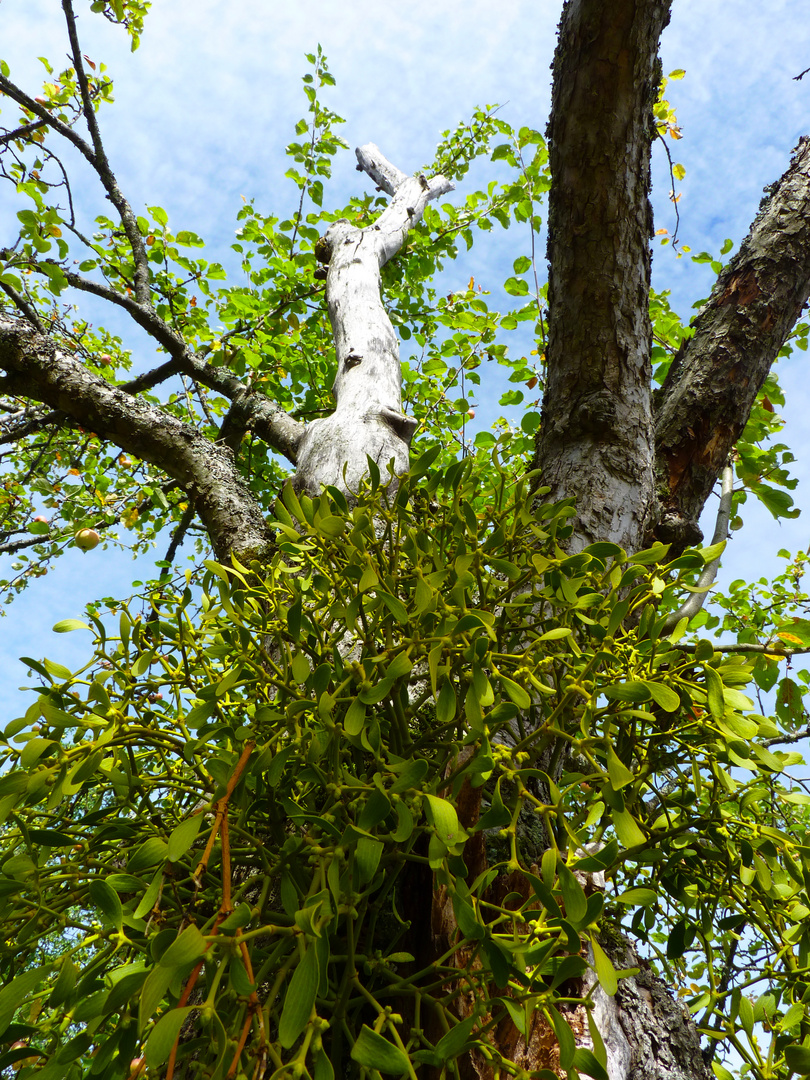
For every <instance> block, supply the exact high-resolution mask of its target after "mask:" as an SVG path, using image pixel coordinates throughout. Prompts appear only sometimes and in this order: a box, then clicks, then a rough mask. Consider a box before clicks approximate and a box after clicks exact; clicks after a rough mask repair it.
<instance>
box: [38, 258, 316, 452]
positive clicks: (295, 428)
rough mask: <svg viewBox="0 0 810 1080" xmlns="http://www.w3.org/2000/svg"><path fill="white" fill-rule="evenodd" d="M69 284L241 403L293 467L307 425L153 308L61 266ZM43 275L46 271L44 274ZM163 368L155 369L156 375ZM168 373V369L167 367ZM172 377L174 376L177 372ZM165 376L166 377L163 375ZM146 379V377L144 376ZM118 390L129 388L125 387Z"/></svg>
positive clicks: (246, 418) (250, 421)
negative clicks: (210, 358)
mask: <svg viewBox="0 0 810 1080" xmlns="http://www.w3.org/2000/svg"><path fill="white" fill-rule="evenodd" d="M53 265H58V266H59V268H60V270H61V271H62V273H63V274H64V275H65V277H66V279H67V282H68V284H69V285H72V286H73V287H74V288H76V289H80V290H82V291H83V292H89V293H91V294H92V295H94V296H100V297H102V298H103V299H104V300H109V302H110V303H112V304H116V305H118V306H119V307H122V308H123V309H124V310H125V311H126V312H128V313H129V315H131V316H132V318H133V319H134V320H135V322H136V323H137V324H138V325H139V326H140V327H141V328H142V329H144V330H145V331H146V332H147V333H148V334H149V335H150V336H151V337H153V338H154V339H155V340H156V341H157V343H158V344H159V345H162V346H163V348H164V349H166V351H167V352H168V353H169V354H170V355H171V356H172V358H173V361H174V363H175V364H176V365H177V368H176V371H177V372H182V373H183V374H185V375H188V376H189V377H190V378H192V379H195V380H196V381H198V382H201V383H202V384H203V386H207V387H208V388H209V389H210V390H216V391H217V393H219V394H222V396H223V397H226V398H228V400H229V401H234V402H236V401H237V399H238V400H239V401H240V406H239V407H240V410H241V413H242V417H243V422H244V426H245V427H246V428H247V427H252V428H253V430H255V431H256V433H257V434H258V435H259V436H260V437H261V438H262V439H264V440H265V442H267V443H268V444H269V445H270V446H271V447H272V448H273V449H274V450H277V451H278V452H279V453H281V454H284V456H285V457H287V458H288V459H289V460H290V461H291V462H292V463H293V464H295V462H296V460H297V455H298V446H299V444H300V442H301V439H302V438H303V436H304V426H303V424H300V423H299V422H298V421H297V420H294V419H293V417H292V416H290V414H289V413H288V412H286V411H285V410H284V409H282V408H281V406H280V405H276V403H275V402H273V401H271V400H270V399H269V398H267V397H264V396H263V395H260V394H255V393H249V392H248V388H247V387H246V385H245V384H244V383H243V382H242V380H241V379H239V378H237V377H236V376H235V375H233V374H231V372H230V371H227V370H226V369H225V368H218V367H213V365H211V364H208V363H206V362H205V361H204V360H203V359H202V358H201V357H200V356H198V355H197V354H196V353H195V352H194V351H193V350H192V349H190V348H189V346H188V345H187V344H186V342H185V341H184V340H183V337H182V336H181V335H180V334H179V333H178V332H177V331H176V330H174V329H172V327H171V326H169V325H168V324H167V323H165V322H164V321H163V319H161V318H160V316H159V315H157V314H156V312H155V311H154V309H153V308H152V307H151V306H149V307H147V306H144V305H142V304H139V303H138V302H137V300H133V299H132V297H130V296H127V295H126V294H125V293H119V292H116V290H115V289H113V288H112V287H111V286H110V285H103V284H101V283H100V282H97V281H93V280H92V279H90V278H87V277H84V276H83V275H82V274H77V273H75V272H74V271H73V270H66V269H65V268H64V267H63V266H61V265H60V264H58V263H53ZM32 269H33V270H39V269H40V267H39V266H38V265H37V264H33V265H32ZM41 272H42V273H44V270H43V271H41ZM160 370H161V369H156V371H155V372H153V373H152V374H153V375H156V374H157V372H158V371H160ZM164 370H165V368H164ZM169 374H175V372H174V371H172V372H170V373H169ZM163 377H166V376H163ZM144 378H146V376H144ZM119 389H122V390H123V389H126V387H124V386H122V387H120V388H119Z"/></svg>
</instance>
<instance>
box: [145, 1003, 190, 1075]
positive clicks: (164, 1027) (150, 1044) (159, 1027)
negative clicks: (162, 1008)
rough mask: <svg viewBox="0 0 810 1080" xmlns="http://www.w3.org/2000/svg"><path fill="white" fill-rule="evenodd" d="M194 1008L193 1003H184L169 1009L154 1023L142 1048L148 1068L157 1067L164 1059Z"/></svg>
mask: <svg viewBox="0 0 810 1080" xmlns="http://www.w3.org/2000/svg"><path fill="white" fill-rule="evenodd" d="M194 1008H195V1006H194V1005H186V1006H184V1007H183V1008H181V1009H171V1010H170V1011H169V1012H167V1013H165V1014H164V1015H163V1016H161V1018H160V1019H159V1020H158V1022H157V1023H156V1024H155V1026H154V1028H153V1029H152V1031H151V1033H150V1035H149V1038H148V1039H147V1040H146V1047H145V1049H144V1057H145V1058H146V1064H147V1065H148V1066H149V1068H150V1069H158V1068H160V1066H161V1065H162V1064H163V1063H164V1062H165V1061H166V1059H167V1058H168V1056H169V1054H170V1053H171V1052H172V1047H173V1046H174V1043H175V1040H176V1039H177V1036H178V1035H179V1034H180V1028H181V1027H182V1026H183V1023H184V1022H185V1019H186V1017H187V1016H188V1014H189V1013H190V1012H192V1011H193V1010H194Z"/></svg>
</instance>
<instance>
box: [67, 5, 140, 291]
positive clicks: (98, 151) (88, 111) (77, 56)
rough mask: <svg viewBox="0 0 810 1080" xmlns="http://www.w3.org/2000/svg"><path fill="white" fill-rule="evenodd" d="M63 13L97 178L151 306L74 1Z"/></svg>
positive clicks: (135, 228)
mask: <svg viewBox="0 0 810 1080" xmlns="http://www.w3.org/2000/svg"><path fill="white" fill-rule="evenodd" d="M62 10H63V11H64V13H65V20H66V21H67V28H68V36H69V38H70V49H71V52H72V53H73V65H74V67H75V69H76V78H77V80H78V83H79V90H80V92H81V96H82V103H83V105H84V118H85V120H86V122H87V127H88V129H89V131H90V138H91V139H92V141H93V148H94V150H95V154H94V158H95V160H94V168H95V170H96V172H97V174H98V178H99V180H101V183H102V184H103V185H104V188H105V190H106V192H107V194H108V195H109V197H110V202H112V204H113V206H114V207H115V209H116V210H117V211H118V216H119V217H120V218H121V224H122V225H123V226H124V231H125V232H126V234H127V240H128V241H129V246H130V248H131V250H132V258H133V260H134V263H135V296H136V297H137V299H138V301H139V302H140V303H141V304H144V305H146V306H149V305H150V292H149V261H148V259H147V256H146V247H145V246H144V242H143V237H142V236H141V231H140V229H139V228H138V221H137V218H136V217H135V215H134V214H133V213H132V207H131V206H130V205H129V203H128V202H127V200H126V199H125V198H124V195H123V193H122V191H121V189H120V188H119V186H118V181H117V180H116V178H115V174H114V173H113V171H112V169H111V168H110V163H109V161H108V160H107V153H106V151H105V149H104V144H103V142H102V141H101V132H100V131H99V127H98V121H97V120H96V113H95V109H94V108H93V99H92V96H91V94H90V85H89V83H88V80H87V72H86V71H85V69H84V63H83V62H82V51H81V48H80V46H79V36H78V34H77V32H76V16H75V15H74V13H73V4H72V0H62Z"/></svg>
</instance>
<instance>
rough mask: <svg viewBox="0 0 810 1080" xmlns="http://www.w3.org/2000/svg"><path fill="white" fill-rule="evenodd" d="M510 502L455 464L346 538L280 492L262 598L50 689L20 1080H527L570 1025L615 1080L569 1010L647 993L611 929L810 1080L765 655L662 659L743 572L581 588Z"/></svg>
mask: <svg viewBox="0 0 810 1080" xmlns="http://www.w3.org/2000/svg"><path fill="white" fill-rule="evenodd" d="M491 475H492V476H493V477H494V478H495V482H494V483H493V484H492V486H491V487H490V488H489V489H488V490H486V491H484V492H482V491H481V490H480V487H477V486H476V480H475V478H474V474H473V467H472V462H471V461H470V460H467V461H460V462H457V463H455V464H454V465H452V466H451V467H449V468H447V469H438V468H436V454H435V451H432V450H429V451H428V452H426V453H425V454H423V455H422V457H421V458H420V459H418V460H417V462H416V463H415V464H414V466H413V469H412V471H411V474H410V475H409V476H408V477H406V478H404V479H403V482H402V483H401V485H400V486H399V489H398V491H397V492H396V494H393V495H392V494H391V493H390V492H389V491H388V489H387V488H386V487H385V486H384V485H383V484H382V483H381V481H380V477H379V474H377V473H375V470H374V469H373V468H372V469H371V486H370V490H369V491H368V492H367V494H366V495H365V496H364V497H362V498H360V499H359V501H358V502H357V503H356V504H355V505H353V506H349V505H347V503H346V501H345V499H344V498H343V496H342V495H341V494H340V493H339V492H338V491H336V490H327V491H326V492H325V493H324V494H323V496H321V497H320V498H318V499H314V500H310V499H307V498H302V499H300V500H299V499H298V498H296V496H295V495H294V494H293V493H292V491H291V489H290V488H285V491H284V493H283V496H282V498H281V499H280V500H279V501H278V503H277V505H276V508H275V517H274V522H275V528H276V529H277V542H278V552H277V555H276V556H275V558H274V559H273V561H272V563H271V564H270V565H269V566H261V565H259V564H256V565H254V566H251V567H245V566H240V565H238V564H234V566H232V567H223V566H221V565H219V564H216V563H209V564H208V570H207V573H206V576H205V578H204V580H203V582H202V587H201V589H200V590H198V591H196V592H195V590H194V588H193V587H192V586H191V584H190V578H189V579H188V583H186V584H185V585H184V584H183V581H182V579H181V581H180V583H179V586H178V587H176V588H172V589H170V588H168V587H166V588H164V590H163V591H162V592H155V593H154V594H153V595H152V596H151V598H150V603H149V608H148V610H147V611H146V612H144V613H143V614H142V615H138V614H137V613H136V612H134V611H133V610H132V609H131V607H130V606H128V605H122V606H121V608H120V618H119V627H118V634H117V635H116V636H114V637H113V636H111V635H109V633H108V631H107V629H106V627H105V624H104V622H103V621H102V620H101V619H100V618H99V617H97V616H92V617H91V623H92V629H93V631H94V634H95V646H94V653H93V657H92V659H91V661H90V662H89V664H88V665H87V666H86V667H85V668H83V669H82V670H81V671H79V672H75V673H73V672H70V671H69V670H67V669H65V668H64V667H62V666H60V665H59V664H58V663H55V662H53V661H50V660H46V661H43V662H38V661H34V660H32V659H29V660H28V663H29V665H30V667H31V669H32V671H34V672H36V674H37V675H38V677H39V680H40V685H39V688H38V690H37V692H36V697H35V699H34V701H33V702H32V705H31V707H30V708H29V710H28V711H27V713H26V715H25V716H23V717H20V718H19V719H18V720H15V721H12V722H11V723H10V724H9V725H7V726H6V729H5V732H4V742H3V754H4V762H3V773H2V776H0V819H2V821H3V823H4V825H3V832H2V848H0V893H2V895H3V897H4V905H5V914H4V940H6V942H7V943H8V944H6V945H5V946H4V947H3V948H2V950H0V964H2V968H3V981H4V984H5V985H6V987H7V989H6V990H4V991H2V992H1V993H0V1021H2V1024H0V1026H3V1028H4V1031H3V1034H2V1036H1V1037H2V1039H3V1040H4V1042H5V1045H6V1047H7V1048H8V1047H13V1048H12V1049H7V1050H6V1052H5V1054H4V1056H2V1057H0V1067H3V1066H5V1065H7V1064H10V1063H11V1062H12V1061H14V1062H17V1063H18V1064H20V1065H21V1069H20V1072H19V1075H20V1076H21V1077H23V1078H25V1077H34V1076H37V1077H40V1076H42V1077H51V1076H53V1077H56V1076H59V1077H69V1078H70V1080H73V1078H74V1077H75V1078H77V1080H78V1078H79V1077H92V1076H105V1077H111V1078H114V1077H126V1076H128V1074H129V1069H130V1062H131V1060H132V1059H133V1058H137V1057H139V1056H140V1055H141V1054H143V1055H144V1056H145V1062H146V1066H147V1068H148V1069H149V1070H150V1071H151V1070H153V1071H154V1072H155V1075H162V1074H163V1070H164V1069H166V1068H168V1070H169V1073H170V1074H172V1075H174V1076H179V1075H188V1076H191V1075H198V1076H208V1077H225V1076H240V1077H241V1076H254V1077H259V1076H264V1075H274V1076H277V1077H281V1076H288V1075H293V1074H296V1075H300V1076H310V1077H313V1078H316V1080H323V1078H326V1077H331V1076H333V1075H347V1076H354V1075H357V1076H366V1075H371V1072H372V1071H373V1070H379V1071H381V1072H383V1073H384V1074H388V1075H406V1076H415V1075H416V1074H415V1072H414V1069H415V1068H418V1067H420V1066H422V1065H424V1066H427V1065H430V1066H433V1067H436V1068H438V1069H440V1070H441V1069H443V1070H445V1075H448V1076H454V1075H457V1069H458V1061H459V1058H460V1056H461V1055H463V1054H466V1053H468V1052H473V1053H475V1054H478V1055H481V1056H482V1057H483V1059H485V1060H489V1061H491V1062H492V1063H493V1065H497V1066H498V1067H500V1068H501V1069H502V1071H503V1072H504V1074H506V1075H511V1074H512V1073H513V1070H514V1068H516V1066H513V1065H511V1064H510V1063H508V1062H505V1061H500V1060H499V1054H498V1051H497V1049H496V1045H495V1044H494V1043H493V1041H492V1040H491V1038H490V1033H492V1032H494V1031H495V1029H496V1028H498V1026H499V1025H502V1024H512V1025H514V1027H515V1028H516V1029H517V1032H518V1033H519V1034H520V1036H521V1037H523V1036H528V1032H529V1029H530V1026H531V1024H533V1023H535V1022H542V1023H545V1024H547V1025H548V1026H549V1029H550V1030H552V1031H553V1032H554V1034H555V1037H556V1039H557V1041H558V1043H559V1046H560V1052H561V1061H562V1065H563V1067H564V1068H565V1069H567V1070H569V1075H571V1076H576V1075H579V1074H584V1075H589V1076H593V1077H597V1078H599V1077H603V1076H605V1075H606V1072H605V1070H606V1058H605V1054H604V1048H603V1047H602V1046H601V1042H600V1040H599V1039H598V1032H597V1035H596V1036H594V1044H595V1049H594V1051H593V1052H585V1051H582V1050H577V1049H576V1048H575V1046H574V1043H573V1038H572V1036H571V1034H570V1028H569V1027H568V1024H567V1021H566V1020H565V1019H564V1011H565V1009H566V1008H567V1007H569V1006H570V1005H571V1004H572V1003H574V1002H576V1001H578V1000H580V997H581V998H582V1000H584V1002H585V1008H586V1011H588V1010H589V1009H590V1002H591V994H592V989H590V990H589V989H588V988H589V987H591V988H592V987H593V985H595V983H596V982H597V981H598V982H599V983H601V985H602V987H603V988H604V989H605V990H606V992H607V993H609V994H615V993H617V992H618V993H621V979H622V978H623V977H625V976H628V975H631V974H632V973H628V972H627V971H622V970H621V964H620V965H619V970H617V969H616V960H615V957H616V956H617V953H616V950H615V948H613V947H612V945H611V941H613V940H614V937H615V933H616V931H617V930H622V931H623V932H625V933H629V934H630V935H631V936H632V937H635V939H636V941H637V943H638V948H640V949H642V950H644V951H646V953H647V955H648V956H649V957H650V959H651V960H652V961H653V962H655V963H657V964H658V965H659V966H660V968H661V970H662V971H665V972H666V973H667V974H668V976H669V977H670V978H675V979H676V981H677V980H679V981H680V982H681V984H682V986H683V988H684V993H685V995H686V997H687V1000H688V1002H689V1004H690V1007H691V1008H692V1009H693V1010H695V1011H701V1012H702V1013H703V1014H705V1015H704V1019H703V1021H702V1022H703V1026H704V1029H705V1030H706V1031H707V1032H709V1033H710V1034H711V1036H712V1037H713V1038H715V1039H719V1040H723V1039H728V1040H729V1041H730V1043H731V1044H732V1045H734V1046H735V1047H737V1048H738V1050H739V1049H741V1050H742V1052H744V1053H745V1054H746V1055H747V1059H748V1060H749V1061H751V1062H752V1064H753V1071H754V1074H755V1075H762V1076H764V1075H765V1072H763V1071H762V1070H761V1069H760V1071H759V1072H757V1068H758V1065H757V1061H758V1057H757V1055H759V1054H760V1053H761V1051H760V1049H759V1042H758V1040H759V1039H760V1034H759V1029H758V1028H757V1027H756V1024H757V1020H756V1016H757V1015H758V1014H757V1011H756V1010H757V1009H759V1012H760V1013H761V1014H762V1015H763V1016H767V1022H768V1027H769V1030H770V1032H771V1036H772V1039H773V1047H774V1048H773V1049H772V1051H771V1060H772V1061H775V1062H777V1063H778V1062H784V1061H785V1060H786V1059H785V1054H787V1055H788V1058H787V1060H790V1055H795V1053H797V1052H798V1051H796V1050H791V1049H790V1048H791V1047H794V1046H798V1044H799V1043H800V1042H801V1039H802V1037H803V1034H804V1025H805V1023H806V1021H805V1019H804V1016H805V1006H806V1000H807V998H808V996H809V995H810V984H808V982H807V980H806V978H805V974H804V973H805V972H806V970H807V968H808V949H810V939H809V938H808V931H807V913H808V911H810V897H809V896H808V881H809V880H810V846H808V845H807V841H806V835H805V832H806V821H805V818H806V810H805V805H806V803H807V801H808V797H807V796H805V795H804V794H803V793H802V792H800V791H798V790H796V789H795V787H794V786H793V785H792V784H791V782H790V781H789V780H787V779H786V778H785V770H786V769H787V768H788V767H789V766H791V765H792V764H794V763H795V762H796V761H797V760H798V755H796V754H794V753H790V752H783V751H780V750H779V749H778V748H777V747H775V746H773V745H771V746H770V747H769V746H768V745H766V744H767V743H772V742H773V740H774V739H778V737H779V735H780V732H781V731H782V730H783V729H782V724H781V720H780V717H779V715H778V714H777V716H776V717H774V718H766V717H764V716H761V715H756V714H755V713H754V712H753V703H752V701H751V699H750V698H748V697H746V696H745V694H744V693H743V691H742V689H741V688H742V687H744V686H745V685H746V684H747V683H748V682H749V681H750V680H751V678H752V670H753V668H754V664H753V661H752V660H748V659H746V658H745V657H741V656H736V655H731V656H725V655H723V654H722V653H719V652H717V651H715V649H714V648H713V646H712V645H711V644H710V642H708V641H705V640H704V641H700V642H698V643H697V644H696V645H695V644H688V643H687V642H685V641H684V639H683V635H684V633H685V631H686V627H685V625H683V624H681V625H679V626H678V627H677V628H676V630H675V631H674V632H673V633H671V634H669V635H665V634H664V631H663V627H664V623H665V616H666V612H667V611H668V610H669V609H670V608H675V607H677V606H678V604H679V599H680V597H681V596H682V594H683V592H684V589H687V588H688V587H689V582H690V580H691V579H692V575H694V573H695V572H696V571H699V570H700V568H702V566H703V565H704V564H705V562H706V561H707V560H711V559H713V558H716V557H717V556H718V554H719V552H718V551H712V550H707V551H704V552H699V551H693V552H687V553H686V554H684V555H682V556H681V557H680V558H679V559H677V560H675V561H674V562H673V561H670V562H667V561H666V548H664V547H663V546H661V545H658V546H656V547H654V548H652V549H650V550H648V551H644V552H640V553H638V554H637V555H634V556H632V557H629V558H628V557H627V555H626V554H625V553H624V552H623V551H622V550H621V549H620V548H618V547H616V546H615V545H612V544H595V545H592V546H591V547H590V548H587V549H586V550H584V551H582V552H580V553H578V554H576V555H568V554H566V552H565V551H564V550H563V549H562V548H561V547H560V543H561V542H563V541H564V540H565V538H566V536H567V535H568V531H569V526H568V521H569V519H570V517H571V515H572V513H573V511H572V508H571V507H570V506H569V505H567V504H565V503H562V504H556V505H552V504H547V505H544V504H543V503H542V489H540V490H539V491H531V490H530V488H529V487H528V485H527V484H525V483H521V484H517V485H515V484H514V483H513V482H512V480H511V478H510V476H509V473H508V472H507V471H506V470H505V469H504V467H503V466H502V465H501V464H500V463H499V460H498V458H497V456H495V458H494V460H493V462H492V473H491ZM529 479H531V478H529ZM79 625H81V624H79ZM86 625H87V626H88V628H90V624H86ZM76 628H77V624H76V623H75V622H73V621H67V622H66V623H63V624H61V625H58V626H57V627H56V629H57V630H62V631H66V630H71V629H76ZM471 800H472V803H473V804H474V805H476V806H477V809H475V810H473V811H471V810H470V805H471ZM431 908H432V909H433V911H434V912H437V911H440V912H443V913H444V916H443V917H444V919H445V923H446V925H447V926H448V927H449V930H448V931H447V933H446V936H445V937H444V939H443V942H444V944H443V945H442V948H441V949H440V950H439V953H438V954H436V953H434V952H431V946H430V943H429V941H426V940H425V933H424V925H423V924H424V920H425V918H426V912H427V911H429V910H431ZM611 927H613V930H611V929H610V928H611ZM611 957H613V958H614V959H611ZM589 972H591V974H590V975H588V973H589ZM572 980H573V981H572ZM577 980H584V982H578V981H577ZM760 985H762V986H763V987H764V989H765V991H766V996H767V1000H766V1001H765V1002H764V1003H763V997H762V994H760V995H759V997H758V998H757V1004H752V1002H751V1000H749V994H750V991H751V989H752V988H755V987H757V986H760ZM576 986H580V987H581V989H580V990H576V989H572V987H576ZM535 1017H541V1018H542V1020H541V1021H536V1020H535V1019H534V1018H535ZM750 1017H754V1019H753V1020H751V1021H750V1022H749V1018H750ZM593 1030H596V1029H595V1027H594V1028H593ZM774 1054H775V1057H774ZM779 1067H780V1068H783V1066H779ZM786 1067H787V1066H784V1068H786ZM784 1068H783V1072H779V1073H772V1074H771V1075H780V1076H781V1075H787V1073H786V1072H784ZM515 1075H517V1074H516V1073H515ZM549 1075H551V1074H549Z"/></svg>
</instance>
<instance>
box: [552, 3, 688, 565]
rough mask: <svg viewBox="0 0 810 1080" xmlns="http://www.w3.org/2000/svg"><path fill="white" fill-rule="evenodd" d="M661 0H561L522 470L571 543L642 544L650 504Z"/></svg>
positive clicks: (664, 11)
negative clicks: (542, 355) (561, 520)
mask: <svg viewBox="0 0 810 1080" xmlns="http://www.w3.org/2000/svg"><path fill="white" fill-rule="evenodd" d="M668 20H669V2H668V0H645V2H644V3H638V2H637V0H618V2H616V3H612V4H604V3H602V0H569V3H567V4H566V6H565V10H564V12H563V16H562V21H561V24H560V36H559V42H558V45H557V51H556V54H555V58H554V82H553V89H552V100H551V120H550V122H549V128H548V138H549V160H550V164H551V179H552V185H551V190H550V192H549V239H548V259H549V288H548V300H549V334H548V350H547V354H546V359H547V368H548V374H547V380H546V389H545V394H544V397H543V411H542V424H541V427H540V431H539V433H538V440H537V451H536V456H535V467H538V468H540V469H542V472H543V483H544V484H546V485H550V487H551V494H550V498H552V499H558V498H563V497H569V498H570V497H573V498H574V499H575V500H576V507H577V521H578V524H577V530H576V534H575V540H574V544H573V546H574V547H575V548H577V547H582V546H584V545H585V544H588V543H591V542H593V541H594V540H612V541H613V542H615V543H617V544H620V545H621V546H622V547H624V548H626V549H627V550H629V551H634V550H637V549H638V548H640V547H642V546H643V538H644V536H645V533H646V531H647V528H648V526H649V523H650V520H651V517H652V514H653V511H654V491H653V428H652V412H651V407H650V378H651V372H650V349H651V345H652V327H651V324H650V317H649V307H648V298H649V291H650V247H649V243H650V237H651V236H652V209H651V207H650V201H649V189H650V144H651V141H652V139H653V136H654V134H655V127H654V124H653V115H652V106H653V103H654V102H655V99H656V95H657V93H658V86H659V82H660V64H659V62H658V40H659V37H660V35H661V31H662V30H663V28H664V26H666V24H667V22H668Z"/></svg>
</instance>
